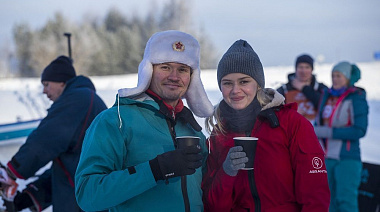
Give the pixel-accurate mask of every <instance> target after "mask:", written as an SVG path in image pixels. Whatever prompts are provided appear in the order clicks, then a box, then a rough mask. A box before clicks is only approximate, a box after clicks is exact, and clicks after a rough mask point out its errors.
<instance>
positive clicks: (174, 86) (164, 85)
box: [149, 63, 191, 107]
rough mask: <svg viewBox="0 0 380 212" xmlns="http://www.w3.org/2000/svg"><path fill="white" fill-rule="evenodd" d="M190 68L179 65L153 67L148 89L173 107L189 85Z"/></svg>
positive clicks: (170, 64)
mask: <svg viewBox="0 0 380 212" xmlns="http://www.w3.org/2000/svg"><path fill="white" fill-rule="evenodd" d="M190 76H191V68H190V67H189V66H187V65H184V64H181V63H162V64H155V65H153V76H152V81H151V83H150V86H149V89H151V90H152V91H153V92H154V93H156V94H157V95H159V96H160V97H161V98H162V100H163V101H165V102H166V103H167V104H169V105H171V106H173V107H175V106H176V105H177V103H178V100H179V99H180V98H181V97H182V96H183V95H184V94H185V93H186V91H187V88H188V87H189V84H190Z"/></svg>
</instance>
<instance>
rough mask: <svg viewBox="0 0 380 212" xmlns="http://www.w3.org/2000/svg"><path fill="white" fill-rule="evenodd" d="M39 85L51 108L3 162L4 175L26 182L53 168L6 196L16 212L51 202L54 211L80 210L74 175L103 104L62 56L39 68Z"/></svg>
mask: <svg viewBox="0 0 380 212" xmlns="http://www.w3.org/2000/svg"><path fill="white" fill-rule="evenodd" d="M41 82H42V85H43V93H44V94H46V96H47V97H48V98H49V99H50V100H51V101H53V104H52V105H51V107H50V108H49V109H48V113H47V116H46V117H45V118H44V119H42V120H41V122H40V124H39V126H38V127H37V128H36V129H35V130H34V131H33V132H32V133H31V134H30V135H29V136H28V138H27V140H26V142H25V143H24V144H23V145H22V146H21V147H20V149H19V150H18V152H17V153H16V154H15V155H14V156H13V157H12V159H11V160H10V161H9V162H8V163H7V172H6V173H7V174H8V179H13V180H15V179H16V178H19V179H25V180H26V179H29V178H31V177H34V176H35V174H36V172H37V171H38V170H39V169H40V168H42V167H44V166H45V165H47V164H48V163H49V162H52V165H51V167H50V169H48V170H46V171H45V173H44V174H42V175H41V176H40V177H39V178H38V179H37V180H36V181H34V182H32V183H31V184H29V185H28V186H27V188H26V189H25V190H23V192H21V193H18V194H17V195H16V193H15V192H13V193H8V198H9V197H10V199H13V198H14V204H15V207H16V210H22V209H23V208H29V207H34V209H33V210H36V211H41V210H43V209H44V208H46V207H48V206H49V205H51V204H52V206H53V211H54V212H60V211H62V212H75V211H81V209H80V208H79V206H78V204H77V203H76V200H75V191H74V187H75V186H74V175H75V171H76V168H77V164H78V161H79V157H80V153H81V147H82V142H83V138H84V135H85V131H86V129H87V128H88V127H89V126H90V124H91V122H92V120H93V119H94V118H95V116H97V115H98V114H99V113H100V112H101V111H103V110H105V109H107V106H106V105H105V104H104V102H103V100H102V99H101V98H100V97H99V96H98V95H97V94H96V92H95V87H94V85H93V83H92V82H91V80H90V79H89V78H87V77H85V76H77V75H76V72H75V69H74V67H73V65H72V60H71V59H70V58H68V57H66V56H59V57H58V58H56V59H55V60H54V61H52V62H51V63H50V64H49V65H48V66H47V67H46V68H45V69H44V70H43V72H42V75H41ZM13 191H15V190H13ZM15 195H16V196H15ZM14 196H15V197H14Z"/></svg>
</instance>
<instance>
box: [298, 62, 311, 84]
mask: <svg viewBox="0 0 380 212" xmlns="http://www.w3.org/2000/svg"><path fill="white" fill-rule="evenodd" d="M312 72H313V69H312V68H311V65H309V64H308V63H298V65H297V68H296V77H297V79H298V80H299V81H301V82H309V81H311V77H312Z"/></svg>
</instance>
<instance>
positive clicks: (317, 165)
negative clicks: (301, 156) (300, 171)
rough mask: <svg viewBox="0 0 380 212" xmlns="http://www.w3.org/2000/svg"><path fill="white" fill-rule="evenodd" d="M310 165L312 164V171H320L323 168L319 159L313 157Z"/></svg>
mask: <svg viewBox="0 0 380 212" xmlns="http://www.w3.org/2000/svg"><path fill="white" fill-rule="evenodd" d="M311 164H313V167H314V169H320V168H322V166H323V162H322V160H321V159H320V158H319V157H314V158H313V160H311Z"/></svg>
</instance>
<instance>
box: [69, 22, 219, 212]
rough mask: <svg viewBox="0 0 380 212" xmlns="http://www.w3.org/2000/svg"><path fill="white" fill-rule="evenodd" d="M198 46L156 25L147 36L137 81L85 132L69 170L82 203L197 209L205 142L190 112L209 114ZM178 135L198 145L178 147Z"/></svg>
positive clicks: (107, 207) (121, 207)
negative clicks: (75, 163)
mask: <svg viewBox="0 0 380 212" xmlns="http://www.w3.org/2000/svg"><path fill="white" fill-rule="evenodd" d="M199 54H200V47H199V43H198V41H197V40H196V39H195V38H194V37H193V36H191V35H189V34H187V33H184V32H180V31H174V30H169V31H163V32H158V33H155V34H153V35H152V37H151V38H150V39H149V40H148V42H147V44H146V47H145V52H144V57H143V60H142V61H141V63H140V65H139V67H138V83H137V87H135V88H124V89H120V90H119V91H118V95H117V97H116V102H115V104H114V106H113V107H111V108H109V109H107V110H106V111H104V112H102V113H101V114H99V116H98V117H97V118H96V119H95V120H94V121H93V123H92V124H91V126H90V127H89V129H88V131H87V132H86V136H85V139H84V142H83V149H82V155H81V158H80V161H79V164H78V168H77V172H76V174H75V184H76V198H77V201H78V203H79V206H80V207H81V208H82V209H83V210H85V211H94V210H109V211H156V212H157V211H165V212H166V211H203V203H202V190H201V181H202V168H201V167H205V166H203V165H205V160H206V156H207V148H206V147H205V136H204V135H203V133H202V131H201V127H200V126H199V125H198V123H197V122H196V120H195V118H194V116H193V113H194V114H195V115H197V116H199V117H206V116H209V115H211V114H212V112H213V106H212V104H211V102H210V101H209V99H208V97H207V95H206V92H205V90H204V87H203V84H202V82H201V78H200V67H199V61H200V59H199V57H200V55H199ZM182 98H184V99H186V103H187V105H188V106H189V108H190V109H191V111H190V110H189V109H188V108H187V107H186V106H184V103H183V101H182ZM192 112H193V113H192ZM178 136H196V137H199V138H200V142H199V145H193V146H189V147H187V148H181V149H178V148H176V146H177V143H176V139H175V138H176V137H178Z"/></svg>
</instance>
